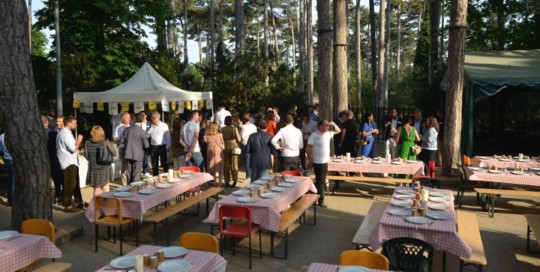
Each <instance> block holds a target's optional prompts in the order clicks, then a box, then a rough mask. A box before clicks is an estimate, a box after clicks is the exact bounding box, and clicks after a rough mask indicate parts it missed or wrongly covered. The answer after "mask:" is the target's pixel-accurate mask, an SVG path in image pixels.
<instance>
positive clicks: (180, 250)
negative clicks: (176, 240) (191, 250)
mask: <svg viewBox="0 0 540 272" xmlns="http://www.w3.org/2000/svg"><path fill="white" fill-rule="evenodd" d="M161 250H163V253H164V255H165V258H176V257H180V256H184V255H186V254H187V249H186V248H184V247H180V246H170V247H164V248H162V249H161Z"/></svg>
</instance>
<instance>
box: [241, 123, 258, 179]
mask: <svg viewBox="0 0 540 272" xmlns="http://www.w3.org/2000/svg"><path fill="white" fill-rule="evenodd" d="M250 119H251V114H250V113H249V112H245V113H244V116H243V121H244V124H243V125H242V127H241V128H240V138H242V154H243V156H244V159H245V165H246V180H245V181H246V182H248V183H249V182H250V178H251V167H250V160H251V154H250V153H248V152H247V150H246V146H247V143H248V139H249V136H250V135H251V134H253V133H256V132H257V126H255V125H254V124H252V123H251V122H250Z"/></svg>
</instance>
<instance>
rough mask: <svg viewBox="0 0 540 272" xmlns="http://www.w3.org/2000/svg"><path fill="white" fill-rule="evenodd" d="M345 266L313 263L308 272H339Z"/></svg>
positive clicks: (373, 271) (378, 270) (373, 270)
mask: <svg viewBox="0 0 540 272" xmlns="http://www.w3.org/2000/svg"><path fill="white" fill-rule="evenodd" d="M342 267H343V266H341V265H337V264H326V263H311V264H310V265H309V267H308V270H307V272H337V271H339V269H340V268H342ZM369 271H372V272H382V271H387V270H380V269H370V270H369Z"/></svg>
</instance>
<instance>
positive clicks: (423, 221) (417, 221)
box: [405, 216, 431, 224]
mask: <svg viewBox="0 0 540 272" xmlns="http://www.w3.org/2000/svg"><path fill="white" fill-rule="evenodd" d="M405 220H407V221H408V222H411V223H414V224H429V223H431V219H429V218H427V217H423V216H407V217H405Z"/></svg>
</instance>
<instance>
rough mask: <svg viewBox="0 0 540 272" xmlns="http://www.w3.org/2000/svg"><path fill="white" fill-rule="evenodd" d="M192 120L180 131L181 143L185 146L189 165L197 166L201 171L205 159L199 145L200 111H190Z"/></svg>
mask: <svg viewBox="0 0 540 272" xmlns="http://www.w3.org/2000/svg"><path fill="white" fill-rule="evenodd" d="M189 116H190V120H189V121H188V122H187V123H186V124H185V125H184V126H183V127H182V132H180V144H181V145H183V147H184V154H185V155H184V156H185V158H186V164H187V165H188V166H197V167H199V169H201V171H203V169H204V168H203V167H204V159H203V156H202V153H201V147H200V146H199V132H200V131H201V126H200V124H199V111H196V110H192V111H191V112H190V113H189Z"/></svg>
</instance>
